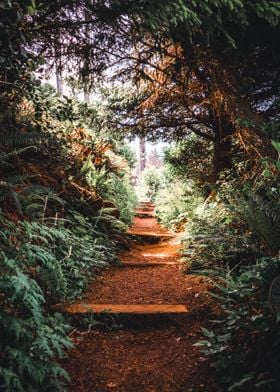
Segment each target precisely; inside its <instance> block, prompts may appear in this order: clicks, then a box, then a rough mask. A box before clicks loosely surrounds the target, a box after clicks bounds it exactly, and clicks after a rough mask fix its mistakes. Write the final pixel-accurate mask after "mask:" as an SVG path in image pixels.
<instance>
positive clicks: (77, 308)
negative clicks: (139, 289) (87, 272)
mask: <svg viewBox="0 0 280 392" xmlns="http://www.w3.org/2000/svg"><path fill="white" fill-rule="evenodd" d="M56 308H57V306H56ZM57 310H61V311H62V312H64V313H71V314H85V313H111V314H127V315H129V314H131V315H133V314H142V315H145V314H149V315H152V314H155V315H156V314H171V313H172V314H174V313H175V314H181V313H188V309H187V307H186V305H184V304H174V305H173V304H168V305H165V304H141V305H138V304H137V305H134V304H133V305H121V304H83V303H80V304H72V305H67V306H64V307H61V308H60V309H59V308H58V309H57Z"/></svg>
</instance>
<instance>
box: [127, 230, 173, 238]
mask: <svg viewBox="0 0 280 392" xmlns="http://www.w3.org/2000/svg"><path fill="white" fill-rule="evenodd" d="M126 234H128V235H133V236H135V237H150V238H159V239H169V238H170V239H171V238H174V235H173V234H169V233H153V232H146V231H132V230H128V231H127V232H126Z"/></svg>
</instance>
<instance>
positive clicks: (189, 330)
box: [63, 203, 218, 392]
mask: <svg viewBox="0 0 280 392" xmlns="http://www.w3.org/2000/svg"><path fill="white" fill-rule="evenodd" d="M128 235H129V237H131V248H130V250H129V251H124V252H123V253H121V255H120V258H121V261H122V264H121V265H120V266H114V267H110V269H108V270H106V271H104V272H103V274H102V275H101V276H100V277H99V279H97V280H96V281H95V282H94V283H93V284H92V287H90V289H89V291H88V292H87V293H86V295H85V297H84V299H83V301H82V302H80V303H76V304H72V305H69V306H67V307H65V308H64V311H65V312H68V313H71V314H74V317H84V314H85V313H86V314H87V313H89V314H90V313H91V312H92V311H94V312H103V311H108V312H110V313H112V314H113V315H112V316H111V317H113V318H114V323H113V324H111V326H110V327H108V326H106V324H105V323H104V324H103V325H102V327H100V328H97V329H92V330H91V331H88V333H82V332H79V331H77V332H75V334H74V335H73V341H74V343H75V347H74V349H73V350H71V352H70V353H69V357H68V359H67V360H65V361H64V363H63V366H64V367H65V368H66V370H67V371H68V372H69V374H70V376H71V379H72V382H71V384H70V385H69V386H68V390H69V391H73V392H78V391H79V392H82V391H83V392H85V391H91V392H107V391H116V392H199V391H204V392H205V391H207V392H212V391H213V392H214V391H215V392H217V391H218V389H217V387H216V386H215V383H214V381H213V379H212V376H211V372H210V370H209V367H208V364H207V363H206V362H205V361H204V360H203V358H201V355H200V353H199V350H198V349H197V348H196V347H194V346H193V344H194V343H195V342H196V341H197V339H199V336H200V330H201V327H202V326H204V325H206V324H207V320H208V318H209V312H210V311H211V302H210V300H209V298H208V296H207V295H206V290H207V289H208V284H207V282H206V281H205V280H204V279H203V278H201V277H195V276H188V275H184V274H183V273H182V271H181V270H180V265H179V262H178V259H179V256H180V252H179V251H180V244H179V241H178V239H177V238H176V236H174V235H173V234H172V233H170V232H168V231H167V230H166V229H164V228H163V227H162V226H160V225H159V224H158V223H157V220H156V219H155V218H154V217H153V205H152V204H151V203H142V204H141V205H140V206H139V208H138V209H137V210H136V214H135V220H134V224H133V227H132V228H131V230H129V231H128ZM99 317H102V315H101V316H99Z"/></svg>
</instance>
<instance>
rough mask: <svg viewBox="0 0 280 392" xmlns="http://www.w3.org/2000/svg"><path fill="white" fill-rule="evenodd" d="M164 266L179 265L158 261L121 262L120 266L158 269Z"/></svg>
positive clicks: (172, 262) (174, 262)
mask: <svg viewBox="0 0 280 392" xmlns="http://www.w3.org/2000/svg"><path fill="white" fill-rule="evenodd" d="M165 265H179V264H178V263H177V262H176V261H159V262H147V263H137V262H135V263H133V262H122V263H121V265H120V266H121V267H140V268H142V267H143V268H147V267H158V266H161V267H162V266H165Z"/></svg>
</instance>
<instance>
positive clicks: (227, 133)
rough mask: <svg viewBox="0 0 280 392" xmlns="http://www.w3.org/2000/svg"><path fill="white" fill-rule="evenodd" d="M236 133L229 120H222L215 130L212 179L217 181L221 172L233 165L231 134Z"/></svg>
mask: <svg viewBox="0 0 280 392" xmlns="http://www.w3.org/2000/svg"><path fill="white" fill-rule="evenodd" d="M233 133H234V127H233V125H232V124H231V123H229V122H228V121H222V122H220V125H219V128H218V129H216V132H215V140H214V154H213V171H212V181H213V182H216V181H217V180H218V178H219V174H220V173H221V172H222V171H223V170H226V169H230V168H231V167H232V161H231V158H232V144H231V136H232V135H233Z"/></svg>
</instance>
